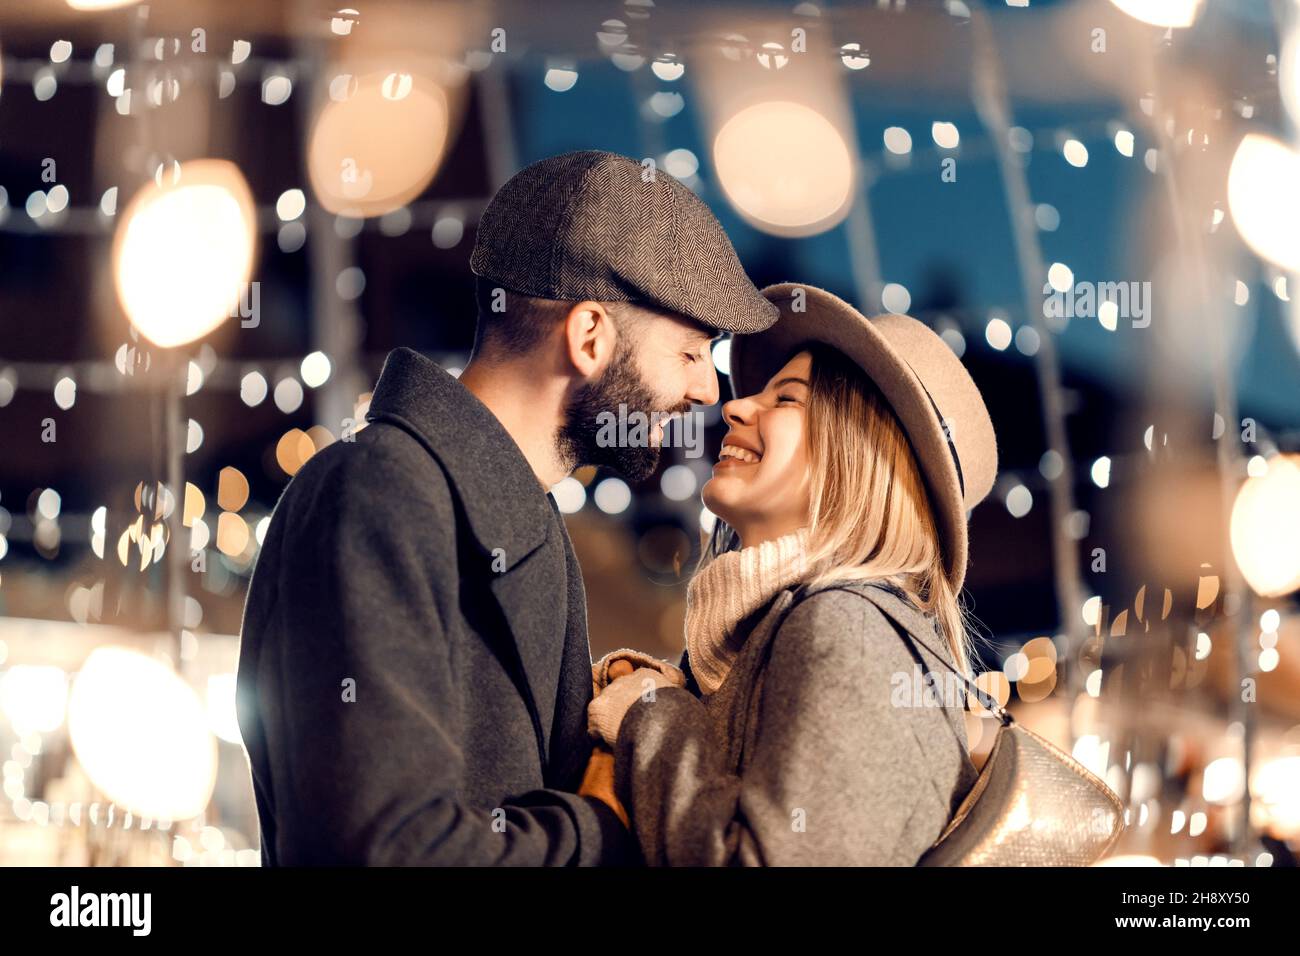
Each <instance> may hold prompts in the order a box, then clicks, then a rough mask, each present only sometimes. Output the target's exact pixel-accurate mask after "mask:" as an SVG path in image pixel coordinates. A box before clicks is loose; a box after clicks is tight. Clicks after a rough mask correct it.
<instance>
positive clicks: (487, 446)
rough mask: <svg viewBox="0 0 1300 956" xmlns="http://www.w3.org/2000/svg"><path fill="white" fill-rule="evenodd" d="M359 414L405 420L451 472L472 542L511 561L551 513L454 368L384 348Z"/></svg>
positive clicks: (532, 542) (536, 541) (506, 438)
mask: <svg viewBox="0 0 1300 956" xmlns="http://www.w3.org/2000/svg"><path fill="white" fill-rule="evenodd" d="M366 420H367V421H371V422H375V421H389V422H392V423H394V424H398V425H401V426H403V427H405V428H406V429H407V430H408V431H410V432H412V433H413V434H414V435H415V437H417V438H418V439H419V440H421V442H422V443H423V444H424V446H425V448H426V449H428V451H429V452H430V454H432V455H433V456H434V457H435V458H437V459H438V461H439V462H440V463H441V464H442V466H443V469H444V470H445V471H446V472H447V475H448V476H449V477H450V478H451V481H452V483H453V484H454V485H455V486H456V487H455V489H454V490H455V491H456V492H457V496H458V498H459V499H460V501H461V502H462V504H463V506H464V509H465V514H466V517H467V518H468V521H469V525H470V529H471V531H472V532H473V535H474V537H475V538H476V539H477V543H478V545H479V547H480V548H482V549H483V551H484V552H486V553H491V552H492V551H494V550H495V549H497V548H500V549H502V551H503V552H504V560H505V564H506V569H507V570H508V569H509V568H512V567H514V565H516V564H518V563H519V562H520V561H522V560H523V559H524V558H526V557H527V556H528V555H529V554H531V553H532V552H533V551H534V550H536V549H537V548H538V547H539V546H540V545H541V544H542V543H543V542H544V541H545V540H546V536H547V529H548V528H549V527H550V525H551V523H552V522H553V521H554V520H555V518H554V511H553V508H552V505H551V501H550V498H549V496H548V495H547V494H546V492H545V491H544V490H543V489H542V486H541V484H540V483H539V482H538V480H537V476H536V474H534V472H533V469H532V467H531V466H530V465H529V464H528V459H526V458H525V457H524V454H523V452H522V451H520V449H519V446H518V445H517V444H516V443H515V440H514V439H513V438H511V437H510V433H509V432H507V431H506V430H505V428H504V427H503V426H502V424H501V422H500V421H498V420H497V417H496V416H495V415H493V414H492V412H491V411H490V410H489V409H488V407H487V406H486V405H484V404H483V403H482V402H480V401H479V400H478V399H477V398H476V397H475V396H474V394H473V393H472V392H470V390H469V389H467V388H466V387H465V386H464V385H462V384H461V383H460V382H459V381H458V380H457V379H456V378H455V377H454V376H452V375H450V374H449V373H448V372H446V371H445V370H444V369H442V368H441V367H439V366H438V364H437V363H436V362H433V361H432V360H430V359H428V358H425V357H424V356H423V355H421V354H420V353H419V352H416V351H414V350H413V349H409V348H405V347H402V348H397V349H394V350H393V351H392V352H390V353H388V358H387V359H386V360H385V361H384V369H383V371H382V372H381V373H380V375H379V381H378V382H377V383H376V384H375V390H374V393H373V394H372V396H371V399H370V410H369V412H367V413H366Z"/></svg>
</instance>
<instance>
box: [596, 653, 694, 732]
mask: <svg viewBox="0 0 1300 956" xmlns="http://www.w3.org/2000/svg"><path fill="white" fill-rule="evenodd" d="M622 663H623V662H622V661H618V662H615V666H617V665H618V664H622ZM673 669H674V671H676V668H673ZM619 670H620V671H622V670H623V668H621V667H620V668H619ZM676 672H677V675H678V676H679V677H680V675H681V671H676ZM680 686H681V684H680V683H678V681H677V680H674V679H673V677H672V676H669V675H666V674H664V673H663V672H661V671H657V670H653V669H652V668H649V667H638V668H636V669H635V670H633V671H632V672H631V673H630V674H623V676H622V677H619V678H618V679H617V680H612V681H610V682H609V684H608V685H607V686H606V687H605V689H604V690H602V691H601V692H600V693H599V694H597V695H596V696H595V698H594V699H593V700H592V702H591V703H590V704H588V705H587V732H588V733H589V734H590V735H591V736H592V737H593V738H594V739H596V740H598V741H600V742H601V743H603V744H604V745H605V746H606V747H608V748H610V749H611V750H613V748H614V744H615V743H617V741H618V730H619V727H621V726H622V724H623V718H624V717H625V716H626V715H627V712H628V709H629V708H630V707H631V706H632V705H633V704H635V703H636V702H637V701H638V700H648V701H653V700H654V699H655V694H656V693H657V692H658V691H660V690H663V689H664V688H671V687H680Z"/></svg>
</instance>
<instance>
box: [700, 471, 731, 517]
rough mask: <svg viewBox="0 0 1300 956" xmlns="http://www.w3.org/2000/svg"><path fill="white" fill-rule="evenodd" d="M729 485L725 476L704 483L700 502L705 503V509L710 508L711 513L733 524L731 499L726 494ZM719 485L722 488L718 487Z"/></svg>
mask: <svg viewBox="0 0 1300 956" xmlns="http://www.w3.org/2000/svg"><path fill="white" fill-rule="evenodd" d="M727 484H728V481H727V479H726V477H725V476H723V477H721V478H719V477H714V478H710V479H709V480H708V481H706V482H705V483H704V487H703V488H701V489H700V501H702V502H703V503H704V507H706V508H708V509H709V511H711V512H713V513H714V514H715V515H717V516H718V517H719V518H721V519H722V520H723V521H725V522H726V523H727V524H731V518H730V515H731V513H732V509H731V507H730V497H729V496H728V495H727V493H726V486H727ZM719 485H721V486H722V487H718V486H719Z"/></svg>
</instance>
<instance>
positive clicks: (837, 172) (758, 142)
mask: <svg viewBox="0 0 1300 956" xmlns="http://www.w3.org/2000/svg"><path fill="white" fill-rule="evenodd" d="M713 162H714V166H715V167H716V169H717V171H718V180H719V181H720V182H721V183H722V189H723V191H724V192H725V193H726V195H727V199H728V200H730V202H731V204H732V205H733V206H735V207H736V209H737V210H738V211H739V212H740V214H741V215H743V216H744V217H745V218H746V219H747V220H749V222H751V223H752V224H753V225H754V226H755V227H756V228H758V229H762V230H763V231H764V232H770V233H774V234H776V235H784V236H809V235H814V234H816V233H818V232H823V231H825V230H827V229H830V228H831V227H832V226H834V225H836V224H837V223H838V222H839V221H840V220H841V219H843V218H844V216H845V214H846V213H847V212H848V209H849V204H850V201H851V199H852V194H853V180H854V177H853V162H852V159H851V157H850V155H849V148H848V146H847V144H846V143H845V142H844V137H843V136H842V135H841V134H840V132H839V130H837V129H836V128H835V126H834V125H833V124H832V123H831V122H830V120H828V119H827V118H826V117H825V116H823V115H822V114H820V113H818V112H817V111H816V110H814V109H811V108H809V107H807V106H803V105H801V104H798V103H790V102H784V101H775V102H763V103H757V104H755V105H753V106H750V107H747V108H745V109H743V110H741V111H740V112H738V113H736V114H735V115H734V116H732V117H731V118H730V119H729V120H727V121H726V122H725V123H723V124H722V128H721V129H720V130H718V135H717V136H716V137H715V138H714V141H713Z"/></svg>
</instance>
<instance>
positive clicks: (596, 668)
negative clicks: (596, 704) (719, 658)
mask: <svg viewBox="0 0 1300 956" xmlns="http://www.w3.org/2000/svg"><path fill="white" fill-rule="evenodd" d="M641 667H647V668H649V669H650V670H654V671H658V672H659V673H660V674H662V675H664V677H666V678H668V680H669V681H671V682H672V683H673V684H674V685H675V686H677V687H685V686H686V675H685V674H683V673H682V672H681V671H680V670H678V669H677V667H675V666H674V665H672V664H669V663H668V662H667V661H662V660H660V659H659V658H657V657H653V656H651V655H650V654H646V653H645V652H644V651H636V650H633V649H632V648H630V647H624V648H621V649H620V650H617V651H610V652H609V653H608V654H606V655H605V656H604V657H602V658H601V659H600V660H598V661H597V662H596V663H595V664H593V665H591V696H592V697H597V696H599V695H600V692H601V691H603V690H604V689H605V688H606V687H608V686H609V685H610V684H611V683H613V682H614V680H615V679H617V678H619V677H625V676H627V675H628V674H630V673H632V671H634V670H636V669H637V668H641Z"/></svg>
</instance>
